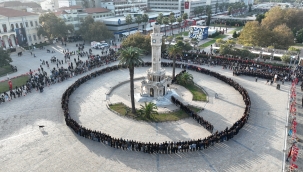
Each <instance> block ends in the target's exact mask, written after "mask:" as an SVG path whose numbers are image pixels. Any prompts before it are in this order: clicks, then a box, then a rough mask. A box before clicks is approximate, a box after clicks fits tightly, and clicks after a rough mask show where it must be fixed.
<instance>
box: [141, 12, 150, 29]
mask: <svg viewBox="0 0 303 172" xmlns="http://www.w3.org/2000/svg"><path fill="white" fill-rule="evenodd" d="M148 20H149V16H148V15H147V14H143V15H142V22H143V23H144V28H145V31H146V23H147V22H148Z"/></svg>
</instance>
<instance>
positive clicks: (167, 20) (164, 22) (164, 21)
mask: <svg viewBox="0 0 303 172" xmlns="http://www.w3.org/2000/svg"><path fill="white" fill-rule="evenodd" d="M162 23H163V24H164V32H165V36H166V25H168V23H169V18H168V17H164V18H163V20H162Z"/></svg>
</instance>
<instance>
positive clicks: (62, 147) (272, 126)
mask: <svg viewBox="0 0 303 172" xmlns="http://www.w3.org/2000/svg"><path fill="white" fill-rule="evenodd" d="M68 46H70V47H69V49H70V50H72V48H73V47H74V45H73V44H69V45H68ZM56 48H60V47H56ZM74 49H76V47H74ZM35 53H36V55H37V57H36V58H34V57H32V56H30V54H29V53H28V52H25V53H24V56H22V57H17V56H15V55H13V60H14V62H13V64H15V65H17V66H18V72H17V73H14V74H11V75H10V76H14V75H18V74H22V73H25V72H28V70H29V68H31V69H32V70H33V68H38V66H39V64H40V61H39V59H40V58H41V59H48V60H49V59H50V57H51V55H53V54H47V53H46V50H45V51H44V50H43V51H42V50H36V51H35ZM56 54H58V55H57V57H58V56H59V54H60V53H58V52H57V53H56ZM61 58H62V59H63V55H62V56H61ZM147 60H148V59H147ZM116 63H117V62H116ZM113 64H115V63H113ZM113 64H110V65H113ZM64 65H66V64H64ZM51 67H54V65H52V66H51ZM202 67H204V68H208V69H210V70H214V71H217V72H219V73H220V74H223V75H226V76H228V77H231V78H233V79H235V80H236V81H237V82H239V83H240V84H241V85H242V86H244V87H245V88H246V89H247V90H248V93H249V95H250V98H251V102H252V107H251V113H250V118H249V120H248V123H247V124H246V125H245V127H244V128H243V129H241V130H240V132H239V134H238V135H236V136H235V137H234V138H233V139H231V140H230V141H228V142H223V143H220V144H216V145H215V146H213V147H210V148H209V149H207V150H203V151H197V152H189V153H184V154H183V153H180V154H172V155H157V154H153V155H150V154H144V153H141V152H132V151H122V150H117V149H113V148H111V147H108V146H105V145H103V144H100V143H98V142H94V141H92V140H88V139H84V138H82V137H80V136H78V135H77V134H75V133H74V132H73V131H72V130H71V129H70V128H68V127H67V126H66V125H65V121H64V117H63V112H62V110H61V102H60V100H61V96H62V94H63V92H64V91H65V90H66V88H68V86H70V85H71V84H72V83H73V82H74V81H75V80H76V79H78V78H79V77H81V76H77V77H74V78H70V79H68V80H67V81H64V82H63V83H59V84H55V85H52V86H50V87H47V88H45V91H44V92H43V93H38V92H34V93H31V94H28V95H27V96H26V97H22V98H18V99H15V100H13V101H11V102H7V103H4V104H1V105H0V112H1V113H0V162H1V163H0V171H230V172H235V171H241V172H242V171H254V172H255V171H260V172H263V171H266V172H267V171H270V172H271V171H272V172H276V171H281V168H282V158H283V154H282V149H283V140H284V129H285V125H284V124H285V116H286V114H285V113H286V106H287V92H288V90H289V84H288V83H287V84H286V85H282V87H281V90H276V89H275V86H269V85H265V80H262V79H259V80H258V82H255V81H254V78H251V77H247V76H238V77H236V76H232V72H231V71H230V70H226V69H225V70H223V69H222V67H220V66H218V67H207V66H202ZM145 69H146V68H145ZM145 69H144V68H138V70H137V69H136V76H142V75H143V73H138V72H139V71H140V70H141V71H144V70H145ZM137 71H138V72H137ZM178 71H179V69H178ZM116 72H117V73H119V72H120V73H119V75H116V77H117V79H121V78H122V81H124V80H125V79H124V77H123V75H124V76H125V75H127V74H128V73H127V72H126V71H124V73H123V71H116ZM167 72H168V73H170V72H171V68H167ZM122 73H123V74H122ZM190 73H192V74H193V75H194V77H195V78H194V79H195V81H196V82H197V83H199V85H201V86H203V87H204V82H205V87H206V90H207V91H208V93H209V95H210V97H209V99H210V103H209V106H212V112H209V113H208V112H207V108H208V105H206V110H205V111H203V112H202V113H201V115H204V114H203V113H205V115H207V114H209V116H207V117H206V118H207V119H208V118H209V119H208V120H210V121H211V119H214V122H213V121H211V122H213V123H214V125H215V127H218V128H220V127H222V128H225V126H223V125H230V124H231V122H232V120H234V119H233V117H231V116H232V115H238V112H236V113H233V112H231V111H232V110H233V109H230V108H236V109H241V106H243V104H242V103H243V100H242V98H241V99H237V96H238V95H236V94H235V91H232V90H230V88H228V87H226V85H225V84H221V82H219V81H215V80H216V79H213V78H208V76H206V75H202V74H197V73H196V72H192V71H190ZM113 74H114V73H108V74H106V75H102V76H99V77H98V78H96V79H95V80H96V83H94V82H92V81H89V82H91V83H85V84H83V85H82V86H81V87H80V88H79V90H82V91H84V92H85V93H86V94H82V93H81V91H80V92H79V90H77V91H76V93H75V94H73V96H72V97H73V99H71V101H70V103H71V106H75V105H76V104H74V103H78V104H79V106H78V107H75V109H73V111H75V112H77V113H76V114H73V115H78V116H74V118H76V120H79V121H80V122H81V123H85V125H87V126H89V127H98V128H96V129H100V130H101V132H105V131H106V132H107V133H108V134H111V135H115V136H128V137H132V138H134V139H137V138H140V139H142V140H143V141H144V139H146V140H151V139H156V140H157V139H158V140H159V141H162V140H163V139H171V140H178V139H183V138H185V139H186V138H190V137H198V136H199V135H200V134H201V136H203V134H202V133H203V132H204V131H205V130H204V129H203V128H202V127H199V126H197V124H196V123H195V122H192V121H191V119H185V120H182V121H178V122H174V123H176V124H175V125H178V127H176V128H173V127H172V126H173V125H171V124H169V125H170V126H165V125H163V124H146V123H143V122H138V123H135V122H134V121H132V120H130V119H125V118H124V119H122V118H121V117H119V116H117V115H114V114H110V113H109V112H107V111H105V112H104V113H103V114H102V113H101V110H102V109H103V108H104V106H105V98H106V97H105V93H104V92H103V91H105V88H108V87H110V86H111V85H115V84H117V79H116V80H112V79H111V76H113ZM144 74H145V72H144ZM82 76H83V75H82ZM5 78H6V77H5V76H4V77H1V78H0V80H3V79H5ZM206 78H207V79H206ZM102 81H104V82H102ZM98 86H99V87H98ZM85 88H86V89H85ZM214 92H218V93H219V97H220V99H219V100H217V99H214ZM80 100H81V102H80ZM93 100H98V101H97V102H96V101H93ZM89 102H91V103H89ZM227 104H231V106H229V105H227ZM221 105H222V106H221ZM238 106H240V107H238ZM98 108H100V109H98ZM209 109H211V107H209ZM77 110H78V111H77ZM216 111H217V114H215V112H216ZM240 112H241V110H240ZM92 113H96V114H99V115H100V116H93V115H96V114H92ZM101 115H103V116H104V117H103V116H101ZM210 115H213V116H210ZM107 116H108V118H107V119H108V120H107V121H103V119H105V117H107ZM90 117H94V119H89V118H90ZM213 117H214V118H213ZM219 117H220V118H219ZM221 117H222V118H221ZM234 118H235V116H234ZM172 123H173V122H172ZM129 124H131V125H132V126H129ZM38 125H45V128H44V129H43V130H39V127H38ZM155 125H156V126H155ZM157 125H158V126H157ZM161 125H163V127H164V128H163V129H162V128H160V127H159V126H161ZM221 125H222V126H221ZM137 126H140V127H137ZM145 127H146V128H145ZM161 127H162V126H161ZM165 130H167V131H165ZM136 132H139V133H140V137H138V136H137V133H136ZM157 134H158V135H157ZM149 135H151V136H152V137H149ZM178 137H179V138H178ZM138 140H139V139H138Z"/></svg>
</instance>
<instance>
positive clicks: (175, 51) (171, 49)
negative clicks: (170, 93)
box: [168, 41, 184, 80]
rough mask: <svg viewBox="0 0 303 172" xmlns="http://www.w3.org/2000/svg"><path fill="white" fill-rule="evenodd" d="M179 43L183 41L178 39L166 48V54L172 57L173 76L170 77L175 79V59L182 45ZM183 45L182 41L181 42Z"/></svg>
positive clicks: (180, 51)
mask: <svg viewBox="0 0 303 172" xmlns="http://www.w3.org/2000/svg"><path fill="white" fill-rule="evenodd" d="M181 43H183V42H182V41H178V42H177V44H175V45H172V46H170V47H169V48H168V54H169V56H171V57H172V58H173V76H172V79H173V80H174V79H175V70H176V59H177V55H180V54H181V53H182V47H181V46H182V45H180V44H181ZM183 45H184V43H183Z"/></svg>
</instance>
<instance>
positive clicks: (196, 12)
mask: <svg viewBox="0 0 303 172" xmlns="http://www.w3.org/2000/svg"><path fill="white" fill-rule="evenodd" d="M199 13H200V10H199V7H196V8H194V15H195V17H197V15H198V14H199Z"/></svg>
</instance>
